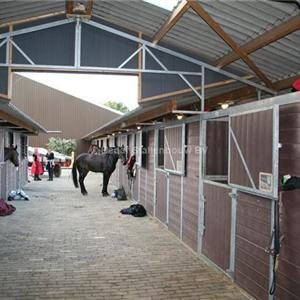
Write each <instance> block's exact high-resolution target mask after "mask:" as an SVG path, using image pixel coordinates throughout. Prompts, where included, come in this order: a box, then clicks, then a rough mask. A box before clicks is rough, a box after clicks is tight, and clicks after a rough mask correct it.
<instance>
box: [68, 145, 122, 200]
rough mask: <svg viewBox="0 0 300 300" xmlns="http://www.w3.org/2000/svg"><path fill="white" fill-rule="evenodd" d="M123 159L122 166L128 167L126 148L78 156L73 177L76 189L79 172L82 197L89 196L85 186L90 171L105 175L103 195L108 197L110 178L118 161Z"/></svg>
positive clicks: (73, 169) (73, 168) (74, 164)
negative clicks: (85, 179)
mask: <svg viewBox="0 0 300 300" xmlns="http://www.w3.org/2000/svg"><path fill="white" fill-rule="evenodd" d="M119 158H120V159H121V161H122V164H123V165H126V163H127V155H126V151H125V149H124V147H114V148H109V149H108V150H106V151H105V152H102V153H99V154H98V153H92V154H89V153H82V154H80V155H78V156H77V157H76V159H75V161H74V163H73V167H72V177H73V183H74V186H75V188H78V181H77V170H78V173H79V184H80V189H81V194H82V195H84V196H85V195H87V190H86V189H85V186H84V178H85V177H86V175H87V174H88V172H89V171H92V172H95V173H103V188H102V195H103V196H104V197H106V196H108V192H107V185H108V181H109V178H110V176H111V174H112V173H113V171H114V170H115V168H116V164H117V161H118V159H119ZM76 169H77V170H76Z"/></svg>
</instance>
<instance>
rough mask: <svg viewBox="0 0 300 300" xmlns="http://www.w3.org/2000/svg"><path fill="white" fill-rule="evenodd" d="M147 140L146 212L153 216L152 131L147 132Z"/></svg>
mask: <svg viewBox="0 0 300 300" xmlns="http://www.w3.org/2000/svg"><path fill="white" fill-rule="evenodd" d="M147 138H148V144H147V145H148V149H147V150H148V156H147V157H148V163H147V174H146V196H145V198H146V201H145V202H146V210H147V212H149V213H150V214H151V215H153V200H154V150H155V149H154V131H153V130H152V131H149V132H148V134H147Z"/></svg>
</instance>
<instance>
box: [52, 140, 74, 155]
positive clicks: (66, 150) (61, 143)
mask: <svg viewBox="0 0 300 300" xmlns="http://www.w3.org/2000/svg"><path fill="white" fill-rule="evenodd" d="M47 146H48V147H49V148H50V149H51V150H54V151H57V152H59V153H62V154H65V155H71V153H72V151H75V149H76V141H75V140H74V139H61V138H55V137H51V138H49V143H48V144H47Z"/></svg>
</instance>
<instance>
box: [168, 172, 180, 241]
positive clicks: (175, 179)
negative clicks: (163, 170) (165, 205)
mask: <svg viewBox="0 0 300 300" xmlns="http://www.w3.org/2000/svg"><path fill="white" fill-rule="evenodd" d="M169 190H170V191H169V223H168V227H169V230H171V231H172V232H173V233H175V234H176V235H177V236H178V237H180V226H181V224H180V219H181V197H180V195H181V176H176V175H170V177H169Z"/></svg>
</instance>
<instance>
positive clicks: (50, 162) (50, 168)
mask: <svg viewBox="0 0 300 300" xmlns="http://www.w3.org/2000/svg"><path fill="white" fill-rule="evenodd" d="M46 168H47V170H48V175H49V178H48V181H53V170H54V154H53V152H50V153H49V152H48V153H47V167H46Z"/></svg>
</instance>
